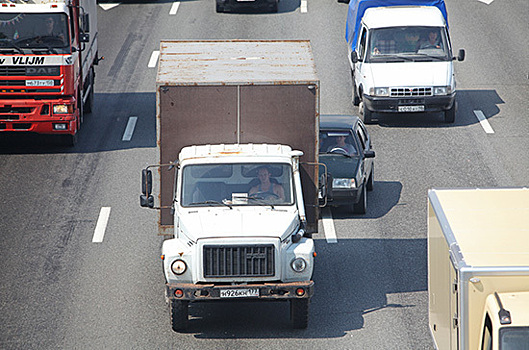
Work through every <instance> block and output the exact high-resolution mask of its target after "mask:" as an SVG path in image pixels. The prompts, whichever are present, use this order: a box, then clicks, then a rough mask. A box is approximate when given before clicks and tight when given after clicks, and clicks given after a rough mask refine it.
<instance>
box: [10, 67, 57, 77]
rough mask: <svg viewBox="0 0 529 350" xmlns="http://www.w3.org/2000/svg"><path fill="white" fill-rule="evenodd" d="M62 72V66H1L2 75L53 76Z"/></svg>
mask: <svg viewBox="0 0 529 350" xmlns="http://www.w3.org/2000/svg"><path fill="white" fill-rule="evenodd" d="M60 74H61V67H60V66H38V67H24V66H22V67H20V66H0V76H2V77H9V76H19V77H24V76H30V77H31V76H42V77H53V76H59V75H60Z"/></svg>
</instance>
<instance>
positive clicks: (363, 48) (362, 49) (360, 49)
mask: <svg viewBox="0 0 529 350" xmlns="http://www.w3.org/2000/svg"><path fill="white" fill-rule="evenodd" d="M366 36H367V30H366V28H362V34H361V35H360V42H359V44H358V59H359V60H360V61H363V60H364V55H365V51H366Z"/></svg>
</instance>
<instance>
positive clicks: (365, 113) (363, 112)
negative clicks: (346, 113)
mask: <svg viewBox="0 0 529 350" xmlns="http://www.w3.org/2000/svg"><path fill="white" fill-rule="evenodd" d="M359 109H360V119H361V120H362V121H363V122H364V124H373V112H371V111H370V110H369V109H367V108H366V106H365V103H364V102H363V101H360V105H359Z"/></svg>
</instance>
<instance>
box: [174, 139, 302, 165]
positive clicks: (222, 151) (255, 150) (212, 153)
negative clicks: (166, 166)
mask: <svg viewBox="0 0 529 350" xmlns="http://www.w3.org/2000/svg"><path fill="white" fill-rule="evenodd" d="M225 156H240V157H245V156H246V157H254V156H260V157H261V156H265V157H266V156H270V157H288V158H290V157H291V156H292V148H291V147H290V146H285V145H271V144H252V143H249V144H220V145H200V146H188V147H184V148H182V151H180V157H179V159H180V161H183V160H186V159H193V158H194V159H196V158H206V157H225Z"/></svg>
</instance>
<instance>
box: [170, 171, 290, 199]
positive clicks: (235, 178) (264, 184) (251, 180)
mask: <svg viewBox="0 0 529 350" xmlns="http://www.w3.org/2000/svg"><path fill="white" fill-rule="evenodd" d="M181 185H182V187H181V189H182V190H181V196H180V198H181V205H182V206H184V207H200V206H224V205H229V206H232V205H233V206H237V205H239V206H259V205H272V206H275V205H292V204H293V198H294V195H293V189H292V168H291V166H290V164H284V163H283V164H282V163H238V164H194V165H187V166H184V167H183V169H182V177H181Z"/></svg>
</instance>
